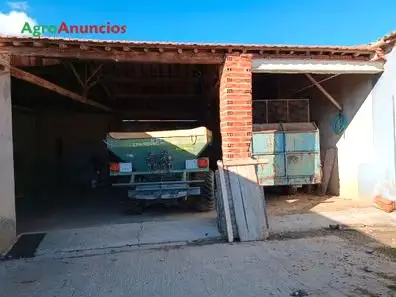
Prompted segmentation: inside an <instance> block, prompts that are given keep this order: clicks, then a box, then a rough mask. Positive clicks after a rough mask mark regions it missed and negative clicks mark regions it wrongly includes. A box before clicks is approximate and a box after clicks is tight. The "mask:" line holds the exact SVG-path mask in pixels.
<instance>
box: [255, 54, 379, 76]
mask: <svg viewBox="0 0 396 297" xmlns="http://www.w3.org/2000/svg"><path fill="white" fill-rule="evenodd" d="M252 66H253V67H252V72H253V73H285V74H293V73H294V74H295V73H315V74H316V73H317V74H375V73H380V72H383V71H384V62H383V61H349V60H311V59H310V60H308V59H261V58H256V59H253V65H252Z"/></svg>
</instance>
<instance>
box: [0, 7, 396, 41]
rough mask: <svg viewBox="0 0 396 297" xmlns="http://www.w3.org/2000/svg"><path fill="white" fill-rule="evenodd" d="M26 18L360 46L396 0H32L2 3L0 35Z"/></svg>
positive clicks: (391, 24)
mask: <svg viewBox="0 0 396 297" xmlns="http://www.w3.org/2000/svg"><path fill="white" fill-rule="evenodd" d="M3 1H4V0H3ZM25 22H28V23H29V24H31V25H34V24H36V25H47V26H49V25H55V26H57V27H59V25H60V24H61V23H62V22H65V23H66V24H67V25H106V23H107V22H110V24H111V25H119V26H122V25H125V26H126V28H127V30H126V33H125V34H82V35H79V34H69V35H64V34H63V35H62V36H63V37H75V38H97V39H122V40H138V41H174V42H216V43H252V44H301V45H360V44H367V43H369V42H372V41H375V40H377V39H379V38H380V37H382V36H383V35H385V34H387V33H390V32H391V31H395V30H396V1H395V0H376V1H369V0H331V1H319V0H316V1H315V0H300V1H298V0H283V1H282V0H278V1H275V0H273V1H270V0H252V1H248V0H245V1H231V0H229V1H224V0H218V1H216V0H212V1H207V0H200V1H185V0H184V1H178V0H174V1H172V0H168V1H156V0H151V1H116V0H113V1H98V0H95V1H94V0H67V1H59V0H58V1H57V0H53V1H48V0H47V1H44V0H30V1H27V2H24V1H23V2H16V1H11V2H7V1H4V2H3V3H0V33H1V34H8V35H17V34H18V35H20V33H21V29H22V27H23V24H24V23H25ZM47 35H49V36H52V35H53V34H47ZM55 36H59V35H56V34H55Z"/></svg>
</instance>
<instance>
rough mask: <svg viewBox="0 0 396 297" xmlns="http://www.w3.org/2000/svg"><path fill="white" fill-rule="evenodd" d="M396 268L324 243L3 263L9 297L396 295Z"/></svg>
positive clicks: (354, 247) (342, 242) (333, 240)
mask: <svg viewBox="0 0 396 297" xmlns="http://www.w3.org/2000/svg"><path fill="white" fill-rule="evenodd" d="M395 271H396V263H395V262H392V261H390V260H389V259H388V258H384V256H383V255H382V254H380V253H379V252H377V251H371V250H370V251H368V250H367V248H366V247H365V246H364V245H363V244H362V243H361V242H360V241H356V240H355V241H354V242H350V241H349V240H348V239H343V238H340V237H338V236H324V237H316V238H303V239H293V240H281V241H278V240H275V241H268V242H257V243H239V244H212V245H206V246H173V247H164V246H162V247H161V248H142V247H140V248H137V249H132V248H131V249H129V250H119V251H114V250H112V249H107V250H102V251H101V253H100V254H96V255H85V256H70V257H63V258H36V259H31V260H15V261H6V262H0V287H1V292H2V293H1V294H2V296H19V297H33V296H37V297H46V296H48V297H49V296H51V297H53V296H58V297H69V296H89V297H101V296H103V297H107V296H142V297H143V296H147V297H155V296H162V297H165V296H169V297H179V296H180V297H185V296H191V297H194V296H197V297H198V296H229V297H232V296H235V297H240V296H245V297H248V296H278V297H283V296H285V297H286V296H292V295H291V294H292V293H293V292H297V291H300V293H304V294H305V293H306V294H307V295H293V296H315V297H320V296H334V297H338V296H340V297H341V296H345V297H346V296H359V297H362V296H396V273H395Z"/></svg>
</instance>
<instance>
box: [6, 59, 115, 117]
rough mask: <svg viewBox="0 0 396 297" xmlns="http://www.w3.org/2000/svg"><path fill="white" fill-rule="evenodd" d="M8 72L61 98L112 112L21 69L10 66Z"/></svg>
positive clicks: (103, 106)
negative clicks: (59, 95)
mask: <svg viewBox="0 0 396 297" xmlns="http://www.w3.org/2000/svg"><path fill="white" fill-rule="evenodd" d="M10 72H11V75H12V76H13V77H16V78H18V79H21V80H25V81H27V82H30V83H32V84H35V85H38V86H40V87H42V88H45V89H48V90H51V91H53V92H56V93H58V94H61V95H63V96H66V97H68V98H70V99H73V100H74V101H77V102H80V103H84V104H87V105H91V106H94V107H97V108H100V109H102V110H105V111H113V110H112V109H111V108H109V107H107V106H105V105H102V104H100V103H98V102H96V101H93V100H90V99H87V98H85V97H84V96H81V95H79V94H76V93H74V92H72V91H69V90H67V89H65V88H63V87H61V86H58V85H56V84H54V83H52V82H49V81H48V80H45V79H43V78H41V77H38V76H36V75H34V74H32V73H29V72H26V71H23V70H21V69H18V68H16V67H13V66H10Z"/></svg>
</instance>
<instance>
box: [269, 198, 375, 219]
mask: <svg viewBox="0 0 396 297" xmlns="http://www.w3.org/2000/svg"><path fill="white" fill-rule="evenodd" d="M266 199H267V206H268V215H269V216H283V215H289V214H301V213H308V212H325V211H326V212H329V211H340V210H347V209H351V208H365V207H371V206H372V201H370V200H351V199H344V198H342V197H334V196H318V195H309V194H303V193H297V194H295V195H279V194H268V195H266Z"/></svg>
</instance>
